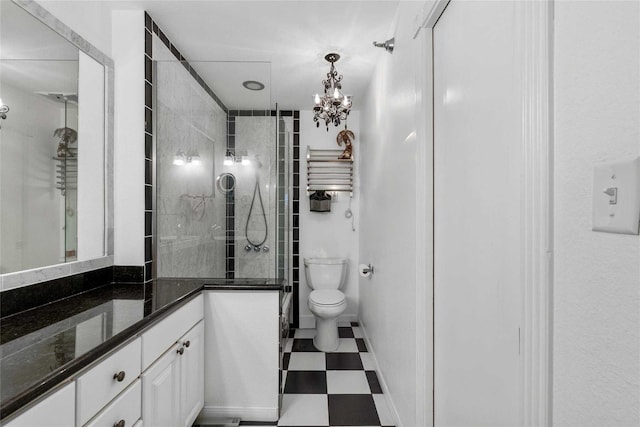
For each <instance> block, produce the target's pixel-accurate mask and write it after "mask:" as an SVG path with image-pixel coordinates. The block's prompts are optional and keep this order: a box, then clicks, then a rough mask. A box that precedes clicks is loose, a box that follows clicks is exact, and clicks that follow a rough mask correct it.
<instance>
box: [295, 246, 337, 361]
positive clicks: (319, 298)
mask: <svg viewBox="0 0 640 427" xmlns="http://www.w3.org/2000/svg"><path fill="white" fill-rule="evenodd" d="M347 261H348V260H347V259H346V258H305V259H304V275H305V277H306V278H307V285H308V286H309V287H310V288H311V289H313V290H312V291H311V293H310V294H309V301H308V305H309V310H311V312H312V313H313V315H314V317H315V318H316V337H315V338H314V339H313V345H314V346H315V347H316V348H317V349H318V350H320V351H335V350H336V349H337V348H338V343H339V340H338V316H340V315H341V314H342V313H343V312H344V310H345V309H346V308H347V299H346V297H345V295H344V294H343V293H342V292H340V291H339V289H340V288H342V285H344V281H345V278H346V277H347Z"/></svg>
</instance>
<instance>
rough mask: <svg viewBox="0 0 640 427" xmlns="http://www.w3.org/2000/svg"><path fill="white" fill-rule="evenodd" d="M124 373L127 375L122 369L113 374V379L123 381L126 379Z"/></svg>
mask: <svg viewBox="0 0 640 427" xmlns="http://www.w3.org/2000/svg"><path fill="white" fill-rule="evenodd" d="M124 375H125V374H124V371H120V372H118V373H117V374H113V379H114V380H116V381H118V382H119V383H120V382H122V381H123V380H124ZM123 422H124V421H123ZM123 425H124V424H123Z"/></svg>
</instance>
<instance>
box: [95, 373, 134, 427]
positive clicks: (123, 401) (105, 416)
mask: <svg viewBox="0 0 640 427" xmlns="http://www.w3.org/2000/svg"><path fill="white" fill-rule="evenodd" d="M141 416H142V382H141V381H140V380H136V382H134V383H133V385H131V387H129V388H128V389H127V390H125V391H124V392H122V394H120V395H119V396H118V397H116V398H115V400H114V401H113V402H111V403H110V404H109V406H107V407H106V408H104V410H102V412H100V413H99V414H98V415H97V416H96V417H95V418H94V419H93V420H91V421H90V422H89V423H87V424H86V425H85V427H115V426H118V427H133V425H134V424H135V423H136V422H137V421H138V420H139V419H140V417H141ZM123 422H124V423H123Z"/></svg>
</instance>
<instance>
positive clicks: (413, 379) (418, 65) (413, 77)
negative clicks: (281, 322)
mask: <svg viewBox="0 0 640 427" xmlns="http://www.w3.org/2000/svg"><path fill="white" fill-rule="evenodd" d="M424 6H425V4H424V3H422V2H400V4H399V7H398V13H397V16H396V22H395V31H393V32H392V33H390V34H381V35H380V37H381V38H383V37H384V36H385V35H386V36H389V37H390V36H391V35H394V36H395V40H396V48H395V50H394V51H393V54H391V55H389V54H388V53H386V52H383V51H381V53H380V60H379V62H378V65H377V67H376V69H375V72H374V74H373V79H372V83H371V85H370V87H369V90H368V96H367V99H365V100H364V101H362V105H364V110H363V111H362V112H361V121H360V128H361V138H360V140H359V144H358V147H362V150H361V158H360V182H361V185H360V189H361V191H360V197H361V201H360V211H361V212H362V214H361V222H360V224H361V229H362V230H363V232H362V233H360V260H361V261H362V262H364V263H368V262H371V263H372V264H373V266H374V267H375V274H374V275H373V276H372V277H371V279H370V280H369V279H360V318H361V321H362V324H363V326H364V328H365V331H366V334H367V337H368V339H369V342H370V345H371V347H372V348H371V350H372V351H373V353H374V354H375V356H376V359H377V363H378V366H379V369H380V372H379V374H381V377H382V378H383V381H384V382H385V384H386V387H387V389H388V390H387V391H388V396H389V397H390V398H391V400H392V402H393V406H394V407H395V408H393V409H394V410H395V412H396V414H397V416H398V418H399V420H398V421H399V423H398V425H404V426H407V427H409V426H417V425H427V424H428V423H430V420H431V415H430V398H426V397H425V393H426V392H425V383H426V382H427V381H428V375H429V374H428V372H427V371H426V365H427V364H426V363H425V361H424V358H425V357H426V353H427V351H426V349H425V345H426V341H427V338H426V337H427V334H428V331H427V330H426V328H425V326H424V325H425V324H424V323H423V322H424V319H425V318H426V316H430V315H429V314H428V313H429V310H430V305H429V304H426V300H424V299H423V298H424V296H425V293H424V292H425V289H424V288H425V287H429V286H430V284H429V283H427V277H426V276H425V275H424V271H426V269H427V266H426V264H427V263H429V262H430V260H431V256H430V255H429V256H427V255H426V254H425V253H424V252H423V251H424V250H426V248H425V241H426V240H425V236H424V235H423V234H422V233H424V232H425V226H424V224H422V225H419V224H421V223H424V222H426V216H425V215H427V213H428V212H429V210H427V209H426V207H425V206H426V205H425V200H426V199H427V197H426V193H424V191H425V179H426V176H427V175H428V176H430V174H427V175H425V167H426V164H427V161H426V157H425V156H426V154H427V153H426V150H425V144H426V138H425V135H424V134H423V129H424V126H426V124H427V123H428V121H429V119H428V115H427V114H424V115H421V114H420V113H421V112H424V110H423V106H422V103H421V100H422V96H423V94H422V92H421V90H422V79H424V73H426V72H427V70H428V69H429V67H428V66H427V65H426V64H425V62H423V61H424V55H423V53H424V52H426V49H427V46H426V39H425V37H426V32H425V31H423V32H422V34H421V36H420V37H418V38H417V39H415V40H414V39H413V35H414V33H415V30H416V28H417V24H416V15H417V14H418V12H419V11H420V10H421V8H423V7H424ZM416 135H417V137H416ZM429 151H430V150H429ZM429 164H430V163H429ZM417 255H420V257H419V258H420V259H419V262H418V263H416V258H417ZM428 353H429V354H431V352H430V350H429V352H428ZM429 372H430V370H429ZM428 387H429V388H430V387H431V385H430V384H429V385H428ZM427 414H429V415H428V416H427Z"/></svg>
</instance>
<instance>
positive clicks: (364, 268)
mask: <svg viewBox="0 0 640 427" xmlns="http://www.w3.org/2000/svg"><path fill="white" fill-rule="evenodd" d="M359 270H360V275H361V276H362V277H370V276H371V275H372V274H373V272H374V268H373V265H371V264H367V265H365V264H360V266H359Z"/></svg>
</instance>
